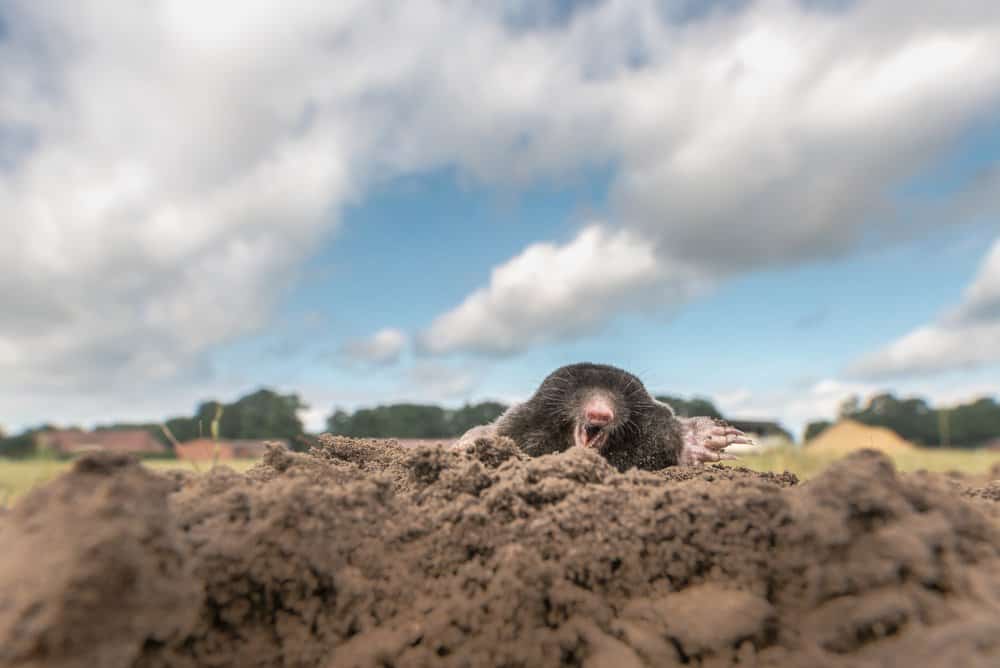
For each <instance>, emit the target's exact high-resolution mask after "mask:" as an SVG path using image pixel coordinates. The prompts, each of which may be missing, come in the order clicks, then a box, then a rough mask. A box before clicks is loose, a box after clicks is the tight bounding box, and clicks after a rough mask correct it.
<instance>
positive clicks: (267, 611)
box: [0, 437, 1000, 667]
mask: <svg viewBox="0 0 1000 668" xmlns="http://www.w3.org/2000/svg"><path fill="white" fill-rule="evenodd" d="M960 487H961V486H960V485H959V484H958V483H956V482H955V481H949V480H948V479H946V478H945V477H942V476H934V475H931V474H922V475H920V476H902V475H899V474H897V473H896V472H895V471H894V470H893V467H892V464H891V463H890V461H889V460H888V459H887V458H885V456H884V455H881V454H878V453H874V452H861V453H857V454H855V455H853V456H851V457H849V458H847V459H845V460H843V461H841V462H840V463H838V464H837V465H835V466H833V467H831V468H830V469H829V470H828V471H827V472H826V473H824V474H822V475H820V476H818V477H817V478H815V479H813V480H811V481H809V482H808V483H804V484H801V485H800V484H796V480H795V478H794V476H790V475H783V476H776V475H762V474H756V473H753V472H751V471H748V470H745V469H742V470H741V469H733V468H724V467H720V466H710V467H704V468H700V469H698V468H674V469H667V470H664V471H657V472H645V471H637V470H632V471H628V472H626V473H619V472H617V471H616V470H615V469H613V468H612V467H611V466H609V465H608V464H607V462H605V461H604V460H603V459H601V458H600V457H599V456H597V455H595V454H594V453H592V452H589V451H584V450H582V449H580V450H575V449H574V450H572V451H569V452H566V453H562V454H559V455H552V456H546V457H539V458H536V459H532V458H527V457H525V456H524V455H523V454H521V453H520V451H519V450H518V449H517V448H516V446H515V445H514V444H513V443H512V442H510V441H509V440H507V439H499V440H498V441H497V442H491V441H485V440H483V441H479V442H477V443H476V444H474V445H473V446H470V447H469V448H468V449H467V450H466V451H463V452H454V451H448V450H446V449H444V448H441V447H415V448H404V447H400V446H399V445H398V444H395V443H394V442H391V441H356V440H351V439H343V438H331V437H325V438H324V439H323V445H322V447H320V448H318V449H317V450H315V451H313V452H312V453H310V454H309V455H300V454H292V453H288V452H287V451H284V450H280V449H277V448H272V449H271V450H270V451H269V452H268V454H267V456H266V457H265V460H264V462H263V463H262V464H260V465H259V466H257V467H255V468H254V469H251V470H250V471H249V472H248V473H247V474H245V475H243V474H237V473H234V472H232V471H230V470H228V469H225V468H218V469H215V470H213V471H212V472H210V473H208V474H206V475H203V476H200V477H192V476H172V477H170V478H169V479H168V478H166V477H160V476H156V475H153V474H151V473H148V472H146V471H145V470H144V469H142V468H141V467H140V466H138V465H137V464H136V463H134V462H131V461H124V460H109V459H108V458H107V457H102V456H97V455H95V456H91V457H89V458H87V459H85V460H82V461H81V462H80V463H79V464H78V465H77V466H76V468H75V469H74V470H73V471H72V472H71V473H69V474H67V475H66V476H64V477H62V478H61V479H59V480H57V481H55V482H54V483H52V484H50V485H48V486H46V487H44V488H42V489H40V490H37V491H36V492H34V493H32V494H31V495H29V496H28V497H26V498H25V499H24V500H23V501H22V502H21V503H20V504H18V505H17V506H16V507H15V508H14V509H13V511H11V512H10V513H8V514H7V515H6V516H3V517H0V543H2V544H3V545H5V546H7V545H16V546H17V547H16V548H15V549H14V550H13V551H7V550H5V551H4V553H0V647H2V649H0V665H4V666H42V665H45V666H71V665H73V666H75V665H80V666H82V665H87V666H95V665H100V666H109V667H113V666H158V667H165V666H330V667H333V666H337V667H339V666H423V665H435V666H437V665H444V666H450V665H453V666H491V665H511V666H514V665H524V666H535V665H585V666H602V665H615V666H644V665H650V666H671V665H682V664H687V665H713V666H726V665H762V666H799V665H802V666H805V665H810V666H835V665H850V666H893V665H900V666H902V665H926V661H927V658H928V657H932V656H933V657H934V660H935V661H937V662H939V663H940V664H941V665H950V664H952V663H955V664H957V665H964V666H977V665H982V666H987V665H997V662H998V660H1000V525H998V520H997V513H996V510H995V509H996V508H997V504H996V503H995V502H994V501H993V500H991V499H994V498H995V496H994V495H993V494H991V493H988V492H987V491H986V488H983V491H982V492H980V491H979V490H978V489H977V490H975V491H976V492H979V493H973V491H972V490H967V489H965V488H960ZM989 489H992V487H990V488H989Z"/></svg>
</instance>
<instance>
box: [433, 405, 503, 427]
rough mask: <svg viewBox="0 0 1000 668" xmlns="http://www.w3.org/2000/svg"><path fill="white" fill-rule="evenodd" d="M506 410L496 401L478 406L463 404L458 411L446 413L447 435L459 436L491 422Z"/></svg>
mask: <svg viewBox="0 0 1000 668" xmlns="http://www.w3.org/2000/svg"><path fill="white" fill-rule="evenodd" d="M506 410H507V406H506V405H504V404H501V403H499V402H497V401H484V402H481V403H478V404H465V405H464V406H462V407H461V408H459V409H458V410H455V411H448V412H446V414H445V417H446V419H447V421H448V426H449V429H448V431H449V435H451V436H461V435H462V434H464V433H465V432H467V431H468V430H469V429H472V428H473V427H477V426H479V425H481V424H488V423H490V422H493V421H494V420H496V419H497V418H498V417H500V416H501V415H503V412H504V411H506Z"/></svg>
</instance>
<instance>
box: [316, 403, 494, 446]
mask: <svg viewBox="0 0 1000 668" xmlns="http://www.w3.org/2000/svg"><path fill="white" fill-rule="evenodd" d="M505 410H507V407H506V406H505V405H504V404H501V403H497V402H492V401H487V402H482V403H479V404H466V405H464V406H462V407H461V408H459V409H457V410H445V409H443V408H441V407H440V406H434V405H429V404H406V403H403V404H390V405H384V406H376V407H374V408H361V409H358V410H356V411H355V412H354V413H348V412H346V411H344V410H342V409H339V408H338V409H336V410H335V411H334V412H333V414H332V415H330V417H328V418H327V421H326V428H327V430H328V431H329V432H330V433H332V434H338V435H341V436H354V437H359V438H454V437H456V436H460V435H462V434H463V433H465V432H466V431H467V430H468V429H470V428H472V427H475V426H477V425H481V424H486V423H488V422H492V421H493V420H495V419H496V418H497V417H499V416H500V415H501V414H502V413H503V412H504V411H505Z"/></svg>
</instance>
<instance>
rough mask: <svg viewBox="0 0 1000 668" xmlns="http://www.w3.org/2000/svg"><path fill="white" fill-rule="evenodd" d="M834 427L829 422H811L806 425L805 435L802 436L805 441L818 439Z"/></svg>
mask: <svg viewBox="0 0 1000 668" xmlns="http://www.w3.org/2000/svg"><path fill="white" fill-rule="evenodd" d="M832 425H833V423H832V422H830V421H829V420H816V421H815V422H810V423H809V424H807V425H806V431H805V434H804V435H803V436H802V440H803V441H809V440H811V439H814V438H816V437H817V436H819V435H820V434H822V433H823V432H824V431H826V430H827V429H829V428H830V427H831V426H832Z"/></svg>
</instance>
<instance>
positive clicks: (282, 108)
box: [0, 0, 1000, 398]
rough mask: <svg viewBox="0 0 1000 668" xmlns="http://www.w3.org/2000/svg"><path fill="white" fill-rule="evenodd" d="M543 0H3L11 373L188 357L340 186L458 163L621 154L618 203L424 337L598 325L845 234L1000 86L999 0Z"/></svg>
mask: <svg viewBox="0 0 1000 668" xmlns="http://www.w3.org/2000/svg"><path fill="white" fill-rule="evenodd" d="M538 4H539V3H523V2H519V1H518V2H509V3H482V2H479V1H478V0H465V1H459V2H443V1H442V2H427V3H419V4H418V3H397V2H389V1H388V0H386V1H380V0H376V1H373V2H351V1H347V2H338V3H328V2H320V1H319V0H316V1H308V2H296V3H294V4H292V5H289V4H287V3H278V2H267V1H260V2H253V3H242V4H239V5H238V6H236V5H228V4H221V3H208V4H206V3H204V2H194V1H193V0H161V1H160V2H154V3H131V4H127V5H122V4H121V3H106V2H101V1H99V0H80V1H79V2H73V3H65V2H58V1H57V0H10V1H8V2H4V3H2V5H0V23H2V24H3V26H4V30H3V34H2V35H0V220H3V221H4V243H3V244H2V245H0V267H2V270H0V312H2V313H3V318H2V319H0V397H3V398H9V397H12V396H13V395H15V394H19V393H25V392H38V393H39V395H38V396H50V395H51V393H53V392H56V391H62V392H66V393H77V394H79V393H81V392H84V391H91V392H93V391H100V392H111V393H115V392H117V393H118V396H128V395H130V394H132V393H134V388H135V387H136V386H137V385H142V386H150V385H151V384H157V383H169V382H173V381H176V380H177V379H190V378H192V377H201V376H199V374H205V373H207V371H206V369H205V366H204V365H205V355H206V353H207V351H210V350H212V349H213V348H214V347H216V346H219V345H223V344H225V343H227V342H229V341H232V340H233V339H235V338H238V337H240V336H243V335H246V334H248V333H251V332H254V331H255V330H257V329H259V328H261V327H262V326H264V325H265V324H266V323H267V321H268V319H269V316H270V315H271V313H272V312H273V308H274V306H275V304H277V303H278V301H279V300H280V299H281V297H282V296H283V295H284V294H285V291H286V290H288V289H289V288H290V287H291V286H292V284H293V283H294V281H295V280H296V275H297V268H298V267H300V266H301V264H302V260H303V259H304V258H305V257H306V256H307V255H308V254H309V253H310V252H311V251H312V250H313V249H314V248H315V247H316V245H317V243H319V242H320V241H321V240H323V239H325V238H327V237H328V235H329V233H330V231H331V229H332V228H333V227H334V226H336V225H337V220H338V212H339V211H340V209H341V208H342V207H343V206H344V205H345V204H348V203H352V202H357V201H358V200H360V199H361V198H363V197H364V195H365V193H366V192H367V190H368V189H369V187H370V186H371V185H372V184H373V183H375V182H378V181H381V180H383V179H386V178H390V177H392V176H395V175H399V174H405V173H413V172H419V171H424V170H428V169H434V168H438V167H442V166H457V167H458V169H459V170H460V171H461V172H462V173H464V174H466V175H471V176H472V177H474V178H478V179H480V180H482V181H485V182H488V183H504V184H508V185H509V184H515V185H517V184H527V183H534V182H537V181H538V180H540V179H551V178H558V177H561V176H564V175H571V174H574V173H577V172H579V171H580V170H581V169H584V168H587V167H592V166H600V167H606V166H609V165H613V166H614V173H613V177H612V199H613V213H614V215H615V218H616V219H617V225H606V226H602V227H599V228H596V229H593V228H592V229H589V230H587V231H584V232H581V233H580V235H579V236H578V237H576V238H575V239H572V240H570V241H569V242H567V243H565V244H561V245H560V244H542V245H537V246H533V247H531V248H528V249H526V250H525V251H524V252H523V253H522V254H520V255H519V256H517V257H515V258H513V259H511V260H510V261H509V262H508V263H506V264H504V265H503V266H501V267H498V268H497V269H496V271H495V272H494V275H493V278H492V280H491V282H490V284H489V285H487V286H485V287H484V288H482V289H481V290H479V291H477V292H475V293H474V294H472V295H470V296H469V297H468V299H466V300H465V301H464V302H463V303H462V304H460V305H458V306H457V307H456V308H455V309H454V310H452V311H450V312H449V313H446V314H444V315H442V316H441V318H439V319H438V320H436V321H435V322H434V323H432V325H431V326H430V329H429V330H428V332H425V335H426V336H424V337H423V338H422V343H423V344H424V346H425V348H426V349H428V350H431V351H435V352H450V351H456V350H473V351H483V352H489V353H496V352H510V351H516V350H520V349H523V348H524V347H526V346H528V345H531V344H532V343H537V342H541V341H547V340H553V339H558V338H564V337H567V336H571V335H573V333H574V332H578V333H579V332H590V331H596V330H597V329H599V327H600V326H601V324H602V323H603V322H605V321H606V320H607V319H609V318H610V317H612V316H613V314H614V313H615V312H618V311H620V310H621V309H633V308H639V307H645V306H648V305H651V304H675V303H677V301H678V300H679V299H684V298H687V297H690V295H691V294H694V293H696V292H697V290H698V289H699V288H700V287H701V286H703V285H705V284H706V283H707V282H709V281H710V280H711V279H713V278H719V277H723V276H725V275H728V274H730V273H733V272H737V271H747V270H750V269H753V268H756V267H762V266H766V265H771V264H774V263H789V262H796V261H801V260H804V259H809V258H814V257H819V256H822V255H826V254H830V253H836V252H844V251H846V250H848V249H850V248H851V247H852V244H854V243H855V242H856V240H857V238H858V236H859V235H860V234H861V231H862V230H863V229H864V226H865V225H866V224H868V223H870V222H871V221H878V220H882V219H885V218H886V216H884V215H883V214H884V213H885V212H886V207H887V206H888V202H887V195H888V193H889V192H890V191H891V189H892V188H893V187H894V186H896V185H898V184H899V183H900V181H901V180H903V179H905V178H906V177H907V176H909V175H911V174H912V173H913V171H914V170H915V169H919V168H921V167H922V166H926V165H927V164H928V162H929V161H931V160H932V159H933V158H934V157H935V156H937V155H939V154H940V152H941V150H942V149H943V148H944V147H945V146H947V145H948V144H949V141H950V140H951V138H952V137H953V136H954V135H955V133H957V132H960V131H961V130H962V129H964V128H965V127H967V126H968V125H969V124H970V123H972V122H973V121H974V120H975V119H977V118H979V117H981V116H982V115H983V114H985V113H986V112H987V111H988V110H989V109H991V105H993V104H995V103H996V101H997V94H998V90H1000V59H997V58H996V57H995V45H996V43H997V42H998V40H1000V5H998V4H997V3H995V2H992V1H991V0H980V1H978V2H977V1H970V2H964V3H960V4H957V5H956V4H955V3H952V4H950V5H948V6H947V7H945V6H944V5H941V4H940V3H936V2H932V1H931V0H924V1H917V2H914V1H912V0H907V1H903V0H887V1H882V2H857V3H848V4H847V5H846V6H843V7H839V8H837V10H836V11H816V10H815V8H814V5H815V4H816V3H801V2H797V1H794V0H762V1H760V2H756V3H728V2H720V3H714V4H712V5H711V7H710V9H708V10H706V11H691V10H690V7H691V3H687V2H676V3H660V2H655V1H653V0H606V1H604V2H597V1H595V2H586V3H577V4H576V6H574V7H572V8H571V9H566V8H565V3H562V2H555V1H553V2H548V3H544V5H542V8H541V9H529V7H530V6H531V5H538ZM888 218H890V219H891V216H889V217H888ZM595 244H601V246H600V248H599V249H598V248H596V247H595ZM598 256H600V257H602V258H606V257H612V258H614V259H615V260H614V262H615V263H614V264H613V263H608V262H601V264H600V265H599V266H598V267H597V268H596V269H595V271H594V272H593V273H588V272H587V271H583V270H581V268H580V267H579V266H578V265H576V264H574V262H575V261H576V260H578V259H580V258H583V259H586V258H591V259H593V258H595V257H598ZM623 258H624V259H623ZM547 263H550V264H551V266H552V267H558V271H557V272H556V273H554V274H549V275H548V276H549V279H548V280H547V284H549V285H545V286H541V288H539V292H540V293H541V295H540V298H541V299H542V300H543V301H542V303H544V306H543V307H537V308H536V307H533V306H531V304H530V301H534V300H536V295H534V294H530V295H525V293H524V290H525V286H526V285H527V283H526V282H525V279H524V278H523V276H525V275H531V274H532V272H534V274H536V275H537V273H538V272H539V271H540V269H541V268H542V267H543V265H545V264H547ZM598 274H603V275H604V280H602V281H599V282H595V281H594V279H593V276H595V275H598ZM560 281H564V282H565V283H566V285H565V287H564V288H560V289H559V290H555V289H554V288H552V287H551V284H554V283H557V282H560ZM536 287H538V286H536ZM519 295H520V296H519ZM528 296H530V297H531V299H530V300H529V303H523V304H519V303H518V302H519V300H521V299H524V298H526V297H528Z"/></svg>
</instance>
